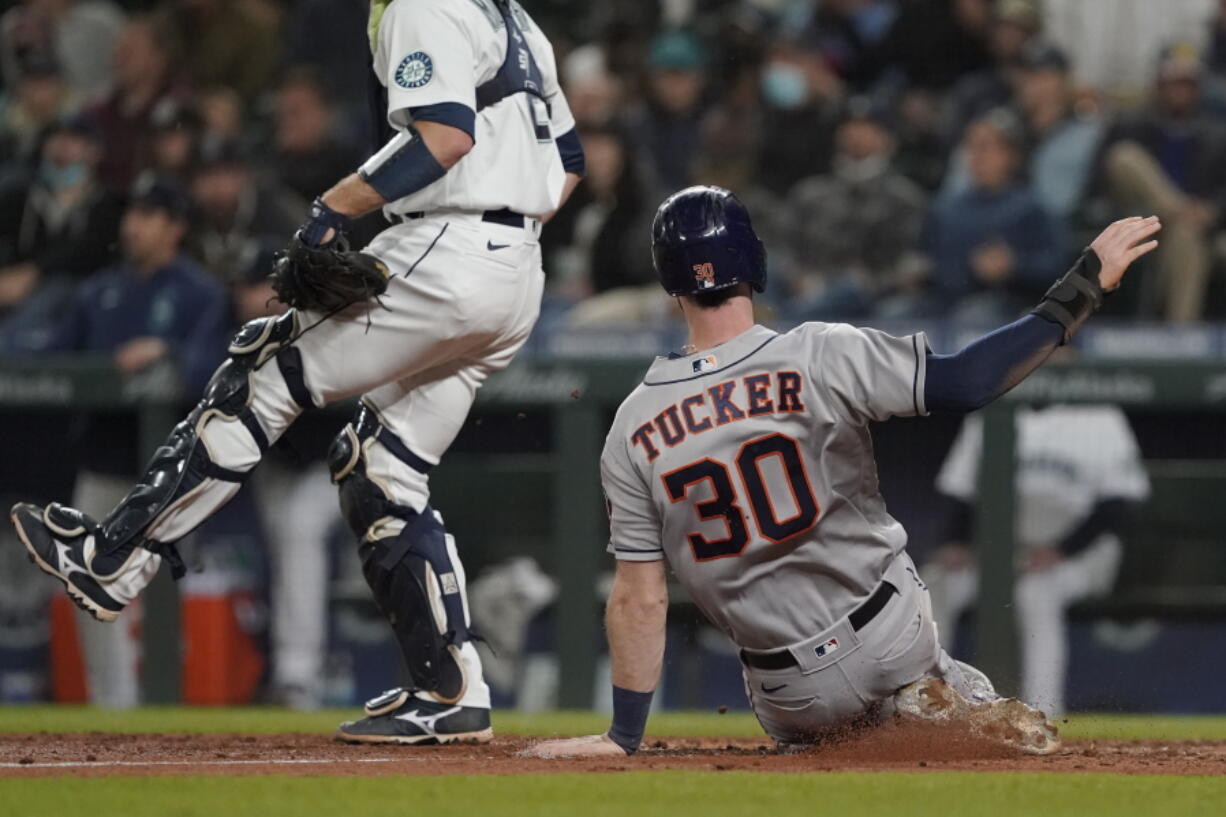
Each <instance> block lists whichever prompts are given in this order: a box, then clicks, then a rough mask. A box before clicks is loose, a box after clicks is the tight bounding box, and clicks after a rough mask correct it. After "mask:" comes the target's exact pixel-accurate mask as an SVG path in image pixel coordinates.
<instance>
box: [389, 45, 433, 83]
mask: <svg viewBox="0 0 1226 817" xmlns="http://www.w3.org/2000/svg"><path fill="white" fill-rule="evenodd" d="M433 76H434V62H433V61H431V59H430V55H429V54H427V53H426V52H425V51H414V52H413V53H412V54H410V55H409V56H407V57H405V58H404V59H403V60H401V62H400V65H399V67H397V68H396V84H397V85H399V86H400V87H401V88H420V87H421V86H423V85H425V84H426V83H427V82H429V81H430V78H431V77H433Z"/></svg>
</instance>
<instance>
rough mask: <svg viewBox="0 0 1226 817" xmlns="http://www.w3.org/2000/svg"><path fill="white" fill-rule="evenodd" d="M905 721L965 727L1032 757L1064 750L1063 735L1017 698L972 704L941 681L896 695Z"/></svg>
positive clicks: (924, 681)
mask: <svg viewBox="0 0 1226 817" xmlns="http://www.w3.org/2000/svg"><path fill="white" fill-rule="evenodd" d="M894 706H895V708H896V710H897V711H898V713H899V714H901V715H903V716H904V717H911V718H916V719H919V720H926V721H935V722H941V723H964V724H966V725H967V726H968V727H969V728H970V730H971V731H972V732H974V733H975V734H977V735H979V736H981V737H984V738H987V739H988V740H993V741H996V742H997V743H1002V744H1004V745H1006V746H1011V747H1013V748H1014V749H1018V750H1019V751H1022V752H1025V753H1027V754H1031V755H1050V754H1053V753H1054V752H1057V751H1059V750H1060V746H1061V741H1060V735H1059V732H1058V731H1057V729H1056V727H1055V726H1053V725H1052V724H1051V722H1049V721H1048V720H1047V716H1046V715H1044V714H1043V713H1042V712H1040V711H1039V710H1037V709H1033V708H1032V707H1029V706H1027V705H1026V704H1024V703H1022V702H1021V701H1019V700H1018V699H1016V698H997V699H996V700H992V701H984V702H981V703H980V702H976V703H971V702H970V701H968V700H966V699H965V698H963V697H962V696H961V695H959V694H958V692H957V690H955V689H954V688H953V687H951V686H950V685H949V684H948V683H946V682H945V681H944V680H942V679H940V678H923V679H921V680H919V681H916V682H915V683H913V684H908V685H907V686H905V687H903V688H902V689H900V690H898V692H896V693H895V694H894Z"/></svg>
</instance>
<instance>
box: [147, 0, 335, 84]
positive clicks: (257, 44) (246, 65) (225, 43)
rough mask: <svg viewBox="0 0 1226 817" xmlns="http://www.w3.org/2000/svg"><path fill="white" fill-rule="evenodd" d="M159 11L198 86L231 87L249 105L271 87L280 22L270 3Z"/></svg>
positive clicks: (252, 0)
mask: <svg viewBox="0 0 1226 817" xmlns="http://www.w3.org/2000/svg"><path fill="white" fill-rule="evenodd" d="M158 13H159V14H160V15H161V16H162V17H163V19H165V21H166V23H167V25H168V28H169V30H170V32H171V35H172V38H173V39H172V42H173V44H174V53H175V54H178V55H179V56H180V58H181V60H182V64H183V67H184V69H185V70H186V71H187V74H188V77H189V78H190V79H191V81H192V85H193V86H195V87H197V88H212V87H223V88H232V89H233V90H234V91H235V92H237V93H238V95H239V97H240V98H241V99H242V101H243V104H244V105H247V106H250V105H251V103H252V102H254V101H255V99H256V97H257V96H259V95H260V94H262V93H264V92H265V91H267V90H268V88H269V87H270V86H271V85H272V79H273V72H274V71H275V70H276V68H277V66H278V64H279V63H280V60H281V31H280V25H281V19H280V12H279V11H278V10H277V8H276V6H274V5H272V4H271V3H270V2H267V1H266V0H170V2H167V3H165V4H163V6H162V8H161V9H160V10H159V12H158ZM349 70H354V69H353V68H352V67H351V68H350V69H349Z"/></svg>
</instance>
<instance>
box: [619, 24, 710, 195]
mask: <svg viewBox="0 0 1226 817" xmlns="http://www.w3.org/2000/svg"><path fill="white" fill-rule="evenodd" d="M705 63H706V55H705V53H704V49H703V46H702V43H701V42H700V41H699V39H698V37H697V36H696V35H694V34H693V33H691V32H688V31H669V32H665V33H663V34H660V35H659V36H657V37H656V39H655V41H654V42H653V43H652V44H651V52H650V54H649V56H648V79H647V83H648V86H647V101H646V104H645V105H644V107H643V108H642V109H641V110H638V111H636V112H634V113H633V114H632V123H631V127H630V133H631V134H633V136H634V138H635V139H636V140H637V141H638V148H639V150H640V151H641V152H642V153H643V155H644V160H645V161H644V163H645V165H646V168H647V171H648V176H649V177H650V178H651V179H652V181H653V182H654V183H655V184H656V185H657V186H658V187H659V189H660V190H670V191H671V190H676V189H678V188H681V187H685V186H686V185H687V184H689V183H690V174H691V172H692V170H693V164H692V163H693V158H694V145H695V141H696V134H697V133H698V127H699V123H700V121H701V118H702V101H703V90H704V88H705V87H706V74H705Z"/></svg>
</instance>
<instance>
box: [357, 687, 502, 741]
mask: <svg viewBox="0 0 1226 817" xmlns="http://www.w3.org/2000/svg"><path fill="white" fill-rule="evenodd" d="M336 739H337V740H340V741H344V742H345V743H403V744H410V745H415V746H437V745H440V744H444V743H489V742H490V741H491V740H493V739H494V730H493V729H491V728H490V711H489V710H488V709H482V708H478V707H473V706H455V705H454V704H441V703H438V702H437V701H423V700H422V699H421V698H417V697H415V696H414V695H413V693H412V691H410V690H407V689H390V690H388V691H387V692H384V693H383V694H382V695H380V696H379V697H377V698H372V699H371V700H369V701H367V702H366V717H365V718H362V719H361V720H359V721H349V722H348V723H342V724H341V725H340V727H339V728H338V729H337V730H336Z"/></svg>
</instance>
